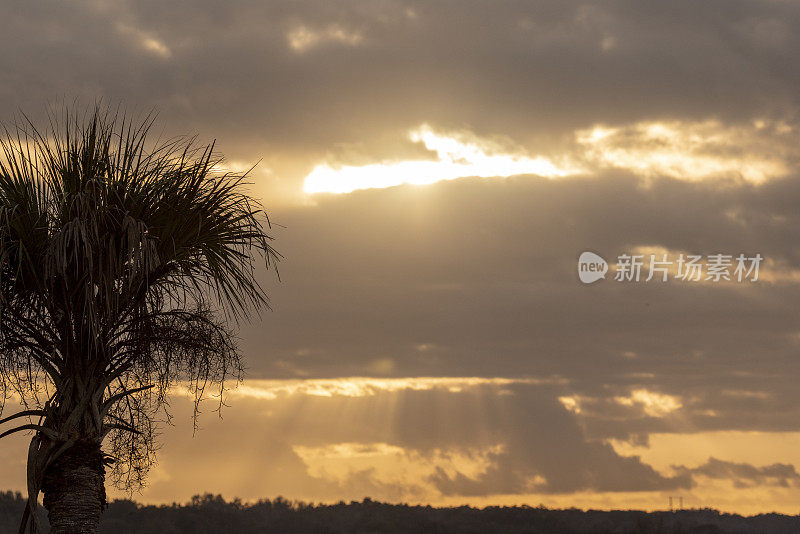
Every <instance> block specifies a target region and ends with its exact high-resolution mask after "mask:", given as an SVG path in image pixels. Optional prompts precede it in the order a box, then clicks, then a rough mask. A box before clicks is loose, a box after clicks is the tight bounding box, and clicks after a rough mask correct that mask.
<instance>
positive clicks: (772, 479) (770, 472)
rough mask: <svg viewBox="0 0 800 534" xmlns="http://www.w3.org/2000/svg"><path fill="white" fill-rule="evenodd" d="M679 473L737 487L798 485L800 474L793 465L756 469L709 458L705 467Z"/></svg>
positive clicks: (743, 464) (681, 470)
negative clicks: (724, 480) (720, 481)
mask: <svg viewBox="0 0 800 534" xmlns="http://www.w3.org/2000/svg"><path fill="white" fill-rule="evenodd" d="M677 469H678V471H679V472H681V473H684V474H686V475H701V476H705V477H708V478H713V479H728V480H731V481H733V483H734V485H735V487H737V488H743V487H745V488H746V487H752V486H760V485H769V486H782V487H788V486H789V485H797V484H798V482H800V474H798V473H797V470H796V469H795V467H794V466H793V465H787V464H781V463H776V464H772V465H765V466H762V467H756V466H754V465H750V464H747V463H736V462H726V461H723V460H718V459H716V458H709V459H708V461H707V462H706V463H704V464H703V465H700V466H697V467H694V468H691V469H689V468H685V467H678V468H677Z"/></svg>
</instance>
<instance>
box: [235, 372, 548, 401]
mask: <svg viewBox="0 0 800 534" xmlns="http://www.w3.org/2000/svg"><path fill="white" fill-rule="evenodd" d="M561 383H563V379H560V378H558V377H552V378H487V377H409V378H369V377H348V378H320V379H306V380H246V381H245V382H243V383H242V384H240V385H239V387H238V388H236V389H234V390H231V391H230V392H227V394H229V395H232V396H235V397H236V396H238V397H249V398H254V399H267V400H271V399H276V398H278V397H279V396H281V395H307V396H312V397H371V396H374V395H376V394H378V393H382V392H389V393H394V392H398V391H430V390H434V389H441V390H445V391H449V392H451V393H457V392H460V391H463V390H465V389H469V388H476V387H480V386H495V387H496V386H510V385H514V384H527V385H541V384H561Z"/></svg>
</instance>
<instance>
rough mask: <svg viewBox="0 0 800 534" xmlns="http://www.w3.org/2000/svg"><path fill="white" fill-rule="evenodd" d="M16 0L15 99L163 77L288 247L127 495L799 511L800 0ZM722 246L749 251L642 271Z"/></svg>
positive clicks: (1, 89)
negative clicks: (581, 261)
mask: <svg viewBox="0 0 800 534" xmlns="http://www.w3.org/2000/svg"><path fill="white" fill-rule="evenodd" d="M4 11H5V13H4V16H3V17H0V50H2V53H1V54H0V73H2V74H0V119H2V120H5V121H9V120H11V119H13V117H14V115H15V113H18V112H19V111H23V112H25V113H26V114H28V115H29V116H30V117H31V118H32V119H33V120H34V121H36V120H40V119H41V118H42V117H43V116H44V110H45V109H46V106H47V105H48V104H50V105H53V104H54V103H58V102H62V101H66V102H72V101H74V100H78V101H81V102H94V101H95V100H97V99H102V101H103V102H108V103H111V104H113V105H117V104H119V105H121V106H123V107H124V108H125V109H127V110H129V111H130V112H132V113H146V112H147V111H149V110H151V109H155V110H156V111H157V112H158V120H157V129H156V130H157V131H156V133H158V134H161V135H163V136H164V137H169V136H172V135H178V134H188V135H197V137H198V139H199V140H200V141H203V142H209V141H211V140H214V139H216V143H217V144H216V148H217V149H218V150H219V151H220V152H221V153H223V154H225V156H226V158H227V159H226V163H225V165H226V166H227V167H226V168H229V169H232V170H235V171H242V170H246V169H249V168H250V167H252V166H253V165H256V166H255V168H254V169H253V170H252V171H251V173H250V179H251V182H252V184H251V185H250V186H248V187H249V188H250V192H251V193H252V195H253V196H255V197H256V198H258V199H259V200H260V201H261V202H262V203H263V204H264V206H265V209H266V210H267V212H268V213H269V215H270V218H271V220H272V222H273V223H274V225H273V229H272V233H273V235H274V236H275V238H276V241H275V245H276V247H277V249H278V250H279V251H280V252H281V253H282V254H283V255H284V256H285V259H284V260H283V262H282V263H281V265H280V274H281V279H280V281H278V280H277V279H276V277H275V276H274V274H272V273H266V272H265V273H263V276H262V279H263V282H264V285H265V287H266V289H267V291H268V292H269V294H270V296H271V305H272V311H268V312H265V313H263V314H262V315H261V316H260V317H258V316H253V317H251V318H250V321H249V322H247V323H245V324H242V325H240V340H241V348H242V351H243V354H244V357H245V359H246V362H247V368H248V372H247V379H246V380H245V382H244V383H243V384H242V385H241V386H240V387H239V388H238V389H236V390H233V391H231V392H230V394H229V396H228V398H227V404H228V405H229V406H228V408H227V409H225V410H224V412H223V418H222V419H219V418H218V417H217V415H216V414H214V413H212V410H211V407H212V405H211V403H209V405H208V409H207V410H206V413H205V414H203V416H202V418H201V420H200V426H201V430H199V431H198V432H197V433H196V435H193V432H192V425H191V422H190V420H189V414H190V410H191V406H190V403H189V400H188V399H186V398H184V397H182V396H181V395H180V393H179V392H178V393H176V395H175V398H174V399H173V402H172V410H173V412H174V416H175V417H174V426H171V427H169V426H168V427H165V428H164V429H163V431H162V438H161V442H162V448H161V451H160V454H159V463H158V465H157V466H156V467H155V468H154V470H153V471H152V473H151V476H150V479H149V482H148V486H147V487H146V488H144V489H143V490H142V492H141V493H136V494H134V497H135V498H137V499H139V500H141V501H144V502H154V503H161V502H172V501H183V500H186V499H188V498H189V497H190V496H191V495H193V494H196V493H201V492H205V491H210V492H214V493H222V494H223V495H224V496H226V497H230V498H232V497H240V498H243V499H245V500H254V499H258V498H268V497H275V496H277V495H283V496H285V497H287V498H291V499H303V500H306V501H324V502H335V501H338V500H340V499H343V500H351V499H357V500H360V499H361V498H363V497H365V496H369V497H371V498H373V499H379V500H386V501H391V502H401V501H403V502H422V503H432V504H465V503H466V504H473V505H477V506H482V505H488V504H529V505H534V506H535V505H538V504H540V503H541V504H545V505H548V506H557V507H571V506H574V507H578V508H590V507H593V508H629V507H633V508H641V509H648V510H652V509H664V508H666V507H667V506H668V498H669V497H670V496H674V497H675V498H676V499H675V501H677V497H678V496H681V497H682V498H683V503H684V505H685V506H687V507H715V508H719V509H722V510H726V511H734V512H740V513H748V514H750V513H757V512H767V511H772V510H777V511H781V512H786V513H793V514H794V513H798V512H800V505H798V504H797V503H798V502H800V390H798V388H797V387H796V383H797V377H798V376H800V358H798V356H800V310H799V309H798V304H800V247H798V244H800V210H798V206H800V175H799V174H798V172H797V168H798V159H799V158H800V114H799V112H800V64H799V63H798V62H797V61H796V57H797V54H798V53H800V5H798V4H797V3H795V2H789V1H782V0H748V1H739V0H724V1H722V0H720V1H717V0H707V1H704V2H697V1H696V0H691V1H690V0H673V1H670V2H663V1H655V0H653V1H635V2H634V1H613V0H611V1H605V2H588V1H581V2H575V1H571V0H557V1H552V2H548V1H536V2H515V1H506V2H502V3H498V2H487V1H481V2H478V1H470V0H462V1H460V2H457V3H456V2H439V1H425V2H422V1H390V0H378V1H374V0H373V1H343V2H325V1H316V2H302V1H294V0H292V1H290V0H285V1H277V0H266V1H252V2H245V1H231V2H225V3H220V2H209V1H202V0H201V1H196V2H188V1H176V2H156V1H149V0H145V1H138V2H133V1H129V2H113V3H112V2H104V1H87V2H75V3H70V4H66V3H49V2H39V1H31V2H26V3H24V4H23V3H16V4H14V5H13V6H11V7H7V8H6V9H5V10H4ZM584 251H591V252H593V253H595V254H597V255H599V256H600V257H602V258H604V259H605V260H607V261H608V263H609V271H608V273H607V275H606V277H605V279H600V280H597V281H596V282H594V283H590V284H584V283H582V282H581V280H580V279H579V276H578V263H577V262H578V258H579V256H580V255H581V253H582V252H584ZM717 254H722V255H726V256H731V259H732V260H733V261H734V262H735V259H736V257H738V256H739V255H740V254H742V255H743V256H744V257H745V258H753V257H756V255H759V256H760V257H761V258H763V261H762V262H761V263H760V271H759V275H758V277H757V279H755V280H753V278H754V277H753V276H750V278H749V279H748V278H747V277H745V279H744V280H742V281H739V280H737V279H736V276H733V268H732V267H731V269H730V272H731V275H732V276H731V277H730V278H731V279H730V280H724V279H722V280H719V281H714V280H713V279H712V280H706V279H705V277H703V279H701V280H695V281H693V280H684V279H681V278H679V277H677V275H678V273H677V271H675V269H677V267H678V266H677V261H675V263H674V264H673V265H672V267H671V269H672V270H670V271H669V273H668V281H662V279H661V273H659V272H655V271H653V274H655V276H654V277H653V278H651V279H650V280H649V281H645V279H646V278H648V276H649V274H650V272H651V270H650V268H649V265H648V260H650V257H651V255H652V256H653V257H656V258H658V259H662V258H664V256H665V255H666V257H667V258H669V259H671V260H677V259H678V258H680V257H681V255H683V256H684V257H688V256H690V255H693V256H701V257H702V258H703V260H704V261H705V262H708V261H711V260H710V259H709V257H710V256H712V255H717ZM625 255H627V256H637V255H638V256H641V257H642V259H643V261H644V263H645V265H644V267H643V268H642V277H641V279H640V280H639V281H636V280H616V273H618V272H619V270H620V265H621V264H622V263H624V262H621V261H619V260H620V257H621V256H625ZM751 274H752V273H751ZM26 439H28V438H26V437H25V436H20V437H18V438H13V439H9V440H8V441H6V442H4V443H3V446H2V447H0V480H2V481H3V484H2V485H3V486H6V487H8V488H10V489H22V487H23V485H24V483H23V481H24V476H23V474H24V462H25V450H26V449H25V447H26V445H25V440H26ZM112 494H113V495H115V496H123V495H124V493H121V492H119V491H116V492H112Z"/></svg>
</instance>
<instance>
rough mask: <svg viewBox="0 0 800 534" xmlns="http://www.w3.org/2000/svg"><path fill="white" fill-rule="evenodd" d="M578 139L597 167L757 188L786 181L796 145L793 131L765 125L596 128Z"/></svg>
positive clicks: (644, 124) (673, 124)
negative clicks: (725, 179)
mask: <svg viewBox="0 0 800 534" xmlns="http://www.w3.org/2000/svg"><path fill="white" fill-rule="evenodd" d="M575 136H576V141H577V143H578V145H579V146H580V150H581V151H582V152H583V157H584V158H585V159H586V160H588V161H589V162H591V163H592V164H593V165H595V166H599V167H612V168H618V169H626V170H629V171H631V172H633V173H635V174H639V175H641V176H645V177H650V176H657V175H661V176H669V177H672V178H678V179H681V180H700V179H704V178H707V177H713V176H730V175H733V176H741V177H742V178H743V179H744V180H747V181H748V182H752V183H762V182H764V181H765V180H768V179H770V178H775V177H780V176H784V175H785V174H786V173H787V172H788V166H787V160H788V159H789V152H790V151H791V150H793V147H794V144H795V142H796V139H795V137H796V136H795V135H794V134H793V131H792V128H791V127H790V126H788V125H787V124H785V123H781V122H767V121H764V120H757V121H754V122H753V123H752V124H750V125H745V126H733V125H724V124H721V123H720V122H719V121H715V120H709V121H702V122H682V121H666V122H664V121H651V122H638V123H635V124H629V125H625V126H620V127H608V126H604V125H595V126H593V127H592V128H587V129H584V130H579V131H577V132H576V134H575ZM776 141H777V142H776Z"/></svg>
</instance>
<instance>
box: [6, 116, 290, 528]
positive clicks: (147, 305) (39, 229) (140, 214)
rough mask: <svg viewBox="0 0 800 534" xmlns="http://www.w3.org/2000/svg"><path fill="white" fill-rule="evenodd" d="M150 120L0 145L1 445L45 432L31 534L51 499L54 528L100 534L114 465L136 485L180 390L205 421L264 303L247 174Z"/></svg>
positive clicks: (107, 121)
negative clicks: (242, 335)
mask: <svg viewBox="0 0 800 534" xmlns="http://www.w3.org/2000/svg"><path fill="white" fill-rule="evenodd" d="M152 122H153V120H152V118H151V117H148V118H147V119H145V120H144V121H141V122H134V121H132V120H130V119H129V118H127V117H125V116H124V115H120V114H117V113H114V112H112V111H109V110H104V109H100V108H95V109H93V110H90V111H89V112H87V113H85V114H83V115H80V114H78V113H77V110H69V109H65V110H64V111H63V113H61V114H60V115H59V116H54V115H52V114H51V120H50V123H49V126H48V128H47V130H39V129H37V128H36V127H35V126H34V125H33V124H32V123H31V122H30V121H27V120H23V121H19V122H18V123H17V124H15V126H14V127H13V128H11V129H6V130H5V132H4V134H5V135H4V138H3V139H2V140H0V147H2V151H3V156H4V157H3V158H0V399H2V400H4V399H7V398H9V396H10V395H11V394H16V396H17V397H18V398H19V399H21V401H22V403H23V404H24V406H25V409H24V410H23V411H21V412H19V413H16V414H13V415H10V416H7V417H5V418H3V419H0V424H4V425H7V424H16V426H14V427H13V428H8V429H7V430H5V432H2V434H0V437H3V436H6V435H9V434H12V433H15V432H20V431H26V430H29V431H33V432H34V435H33V438H32V439H31V443H30V447H29V451H28V481H27V486H28V506H27V507H26V508H25V511H24V517H23V521H22V526H21V527H20V532H23V531H24V530H25V528H26V524H29V525H30V530H31V532H34V531H36V529H37V524H38V522H39V521H38V520H37V515H36V502H37V498H38V494H39V492H40V491H41V492H42V493H43V494H44V499H43V502H44V505H45V507H46V508H47V510H48V512H49V521H50V524H51V527H52V532H54V533H84V532H87V533H89V532H92V533H93V532H97V528H98V521H99V519H100V514H101V511H102V509H103V507H104V505H105V503H106V496H105V487H104V483H105V474H106V468H107V467H110V475H111V480H112V481H113V482H114V483H116V484H118V485H121V486H136V485H137V484H140V483H141V481H142V479H143V477H144V476H145V475H146V473H147V470H148V468H149V467H150V465H151V464H152V462H153V454H154V451H155V448H154V441H153V440H154V416H155V415H156V414H157V412H158V411H159V410H160V409H161V408H163V406H164V401H165V399H166V396H167V393H168V391H169V390H170V389H171V388H173V387H176V386H180V387H184V388H188V390H189V392H190V394H191V395H192V396H193V397H194V399H195V415H196V414H197V405H198V403H199V402H200V400H201V399H202V398H203V397H204V395H205V394H206V392H207V391H208V388H211V387H213V388H214V391H215V392H216V393H218V394H220V399H219V402H220V403H221V402H222V397H221V393H222V390H223V388H224V387H225V383H226V381H228V380H234V381H237V380H238V379H239V378H240V377H241V373H242V364H241V362H240V357H239V352H238V351H237V348H236V344H235V339H234V336H233V332H232V330H231V326H230V324H229V323H230V319H236V318H238V317H239V316H240V315H241V313H242V312H243V311H244V310H246V309H248V308H254V309H259V308H260V307H262V306H264V305H265V304H266V295H265V293H264V291H263V289H262V287H261V286H260V285H259V283H258V281H257V279H256V277H255V269H256V262H257V261H258V260H259V258H260V259H261V260H265V261H266V264H267V266H268V267H269V266H270V265H272V264H274V262H275V261H277V260H278V254H277V253H276V252H275V250H274V249H273V248H272V246H271V245H270V239H271V238H270V236H269V235H268V234H267V233H266V231H265V228H266V227H268V220H267V219H266V218H265V217H264V214H263V212H262V211H261V207H260V205H259V204H258V202H256V201H255V200H253V199H252V198H251V197H250V196H248V195H247V194H246V193H245V191H244V190H243V189H242V185H243V182H242V180H243V177H242V176H241V175H238V174H222V173H220V172H218V164H219V163H220V159H219V157H217V156H216V155H214V153H213V144H212V145H208V146H195V144H194V143H193V142H192V141H191V140H186V139H173V140H170V141H167V142H160V143H153V142H151V141H150V138H149V137H148V132H149V130H150V127H151V125H152ZM20 421H22V422H21V423H20ZM0 429H1V427H0ZM103 444H105V445H106V449H105V450H104V449H103V448H102V447H101V446H102V445H103Z"/></svg>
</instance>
